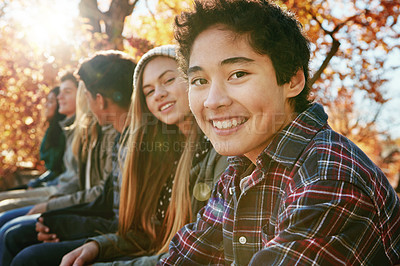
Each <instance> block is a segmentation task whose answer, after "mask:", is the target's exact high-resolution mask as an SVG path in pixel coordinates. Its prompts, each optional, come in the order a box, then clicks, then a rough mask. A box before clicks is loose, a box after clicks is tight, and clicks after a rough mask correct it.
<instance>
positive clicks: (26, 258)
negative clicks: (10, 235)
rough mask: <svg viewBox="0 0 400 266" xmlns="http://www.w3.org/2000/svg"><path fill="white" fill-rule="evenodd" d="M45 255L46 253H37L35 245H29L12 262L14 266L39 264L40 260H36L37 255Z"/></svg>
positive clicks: (34, 265) (35, 265) (36, 265)
mask: <svg viewBox="0 0 400 266" xmlns="http://www.w3.org/2000/svg"><path fill="white" fill-rule="evenodd" d="M41 255H42V256H44V255H46V254H37V250H36V249H35V245H34V246H30V247H27V248H25V249H23V250H21V252H19V253H18V254H17V255H16V256H15V257H14V259H13V260H12V262H11V265H14V266H39V265H40V264H39V263H40V262H38V261H36V258H37V256H41Z"/></svg>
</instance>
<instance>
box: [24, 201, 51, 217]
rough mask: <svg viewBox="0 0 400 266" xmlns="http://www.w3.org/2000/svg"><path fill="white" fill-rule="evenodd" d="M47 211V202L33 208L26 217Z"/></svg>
mask: <svg viewBox="0 0 400 266" xmlns="http://www.w3.org/2000/svg"><path fill="white" fill-rule="evenodd" d="M46 209H47V202H43V203H38V204H36V205H35V206H33V208H32V209H31V210H30V211H29V212H28V213H27V214H26V215H31V214H36V213H43V212H45V211H46Z"/></svg>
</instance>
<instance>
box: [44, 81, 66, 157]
mask: <svg viewBox="0 0 400 266" xmlns="http://www.w3.org/2000/svg"><path fill="white" fill-rule="evenodd" d="M50 93H54V94H55V95H56V96H57V95H58V94H59V93H60V87H54V88H53V89H52V90H51V91H50V92H49V94H50ZM64 118H65V115H63V114H60V113H59V112H58V100H57V108H56V111H55V113H54V116H53V117H52V118H50V120H49V121H48V122H49V127H48V128H47V137H46V139H45V143H44V148H45V149H46V150H47V149H49V148H51V147H57V146H58V145H59V143H58V142H59V140H60V134H64V133H63V132H62V129H61V126H60V124H59V122H60V121H61V120H63V119H64Z"/></svg>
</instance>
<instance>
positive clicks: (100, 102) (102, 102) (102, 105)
mask: <svg viewBox="0 0 400 266" xmlns="http://www.w3.org/2000/svg"><path fill="white" fill-rule="evenodd" d="M96 103H97V105H98V106H99V108H100V109H101V110H104V109H105V108H106V107H107V102H106V99H105V98H104V97H103V95H101V94H100V93H97V94H96Z"/></svg>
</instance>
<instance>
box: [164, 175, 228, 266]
mask: <svg viewBox="0 0 400 266" xmlns="http://www.w3.org/2000/svg"><path fill="white" fill-rule="evenodd" d="M222 188H223V184H222V181H221V180H220V181H219V183H218V184H217V186H216V187H215V189H214V190H213V193H212V195H211V198H210V200H209V201H208V203H207V205H206V206H205V207H204V208H202V209H201V210H200V211H199V213H198V214H197V221H196V222H195V223H191V224H187V225H185V226H184V227H183V228H182V229H181V230H179V231H178V233H177V234H176V235H175V236H174V238H173V239H172V241H171V243H170V245H169V257H167V258H165V259H163V260H161V261H160V262H159V265H191V264H196V263H197V264H208V265H209V264H223V263H224V251H223V234H222V223H223V216H224V209H225V207H224V198H223V196H222V195H223V194H222Z"/></svg>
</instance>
